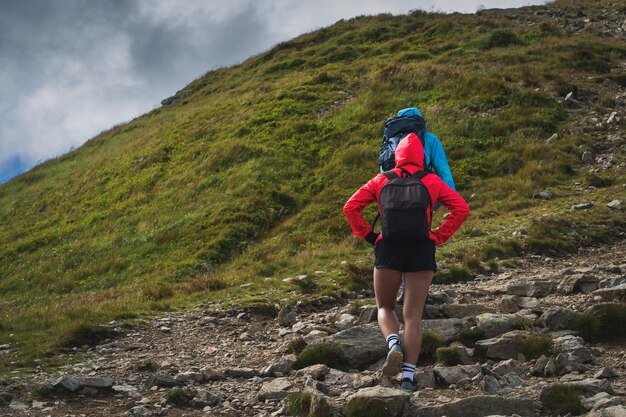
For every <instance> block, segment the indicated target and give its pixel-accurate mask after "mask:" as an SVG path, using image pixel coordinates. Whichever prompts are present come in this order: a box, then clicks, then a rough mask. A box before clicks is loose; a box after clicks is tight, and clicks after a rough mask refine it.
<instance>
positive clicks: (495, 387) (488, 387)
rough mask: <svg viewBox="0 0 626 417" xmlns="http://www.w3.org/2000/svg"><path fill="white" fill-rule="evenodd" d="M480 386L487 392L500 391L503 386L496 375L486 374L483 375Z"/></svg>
mask: <svg viewBox="0 0 626 417" xmlns="http://www.w3.org/2000/svg"><path fill="white" fill-rule="evenodd" d="M480 388H481V389H482V390H483V391H485V392H486V393H489V394H495V393H496V392H498V391H500V388H501V387H500V383H499V382H498V380H497V379H496V378H495V377H493V376H491V375H485V376H484V377H483V380H482V381H481V382H480Z"/></svg>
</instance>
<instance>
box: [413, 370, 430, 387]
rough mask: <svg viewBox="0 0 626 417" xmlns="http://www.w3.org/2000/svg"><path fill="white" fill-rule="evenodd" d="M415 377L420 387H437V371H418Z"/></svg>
mask: <svg viewBox="0 0 626 417" xmlns="http://www.w3.org/2000/svg"><path fill="white" fill-rule="evenodd" d="M414 378H415V384H416V385H417V388H418V389H424V388H435V373H434V372H433V371H431V370H430V369H426V370H424V371H420V372H417V373H416V374H415V376H414Z"/></svg>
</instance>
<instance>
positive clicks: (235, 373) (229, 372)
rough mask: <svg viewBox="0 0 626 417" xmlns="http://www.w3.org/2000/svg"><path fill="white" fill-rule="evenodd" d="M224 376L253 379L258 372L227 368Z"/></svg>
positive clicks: (248, 369)
mask: <svg viewBox="0 0 626 417" xmlns="http://www.w3.org/2000/svg"><path fill="white" fill-rule="evenodd" d="M224 375H226V376H227V377H230V378H254V377H255V376H259V372H258V371H256V370H255V369H252V368H229V369H226V370H224Z"/></svg>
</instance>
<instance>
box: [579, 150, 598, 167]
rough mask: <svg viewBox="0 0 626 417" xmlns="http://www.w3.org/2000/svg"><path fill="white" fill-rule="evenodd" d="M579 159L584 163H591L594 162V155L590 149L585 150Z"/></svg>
mask: <svg viewBox="0 0 626 417" xmlns="http://www.w3.org/2000/svg"><path fill="white" fill-rule="evenodd" d="M581 160H582V161H583V163H585V164H593V163H594V162H596V156H595V154H594V153H593V152H591V151H585V152H583V156H582V158H581Z"/></svg>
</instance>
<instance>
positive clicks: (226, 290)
mask: <svg viewBox="0 0 626 417" xmlns="http://www.w3.org/2000/svg"><path fill="white" fill-rule="evenodd" d="M547 7H550V8H559V9H563V10H565V13H568V14H570V13H571V14H577V13H579V12H580V11H581V8H584V9H585V14H586V15H587V16H590V17H592V18H593V17H594V16H595V17H598V18H601V17H602V16H604V15H605V14H606V13H605V11H603V8H609V9H610V10H613V9H614V8H615V7H617V6H615V5H614V4H611V3H609V2H605V1H600V2H577V4H570V2H557V3H556V4H555V5H549V6H547ZM528 19H530V20H531V21H532V22H533V23H535V25H533V26H532V27H530V26H529V25H527V24H526V23H524V22H521V21H520V22H518V21H515V20H507V19H504V18H501V17H498V16H495V15H490V14H480V16H476V15H441V14H429V13H424V12H415V13H411V14H409V15H406V16H391V15H380V16H370V17H365V16H361V17H358V18H354V19H350V20H345V21H340V22H337V23H336V24H334V25H333V26H330V27H327V28H323V29H320V30H317V31H315V32H311V33H308V34H305V35H302V36H299V37H297V38H295V39H293V40H291V41H288V42H284V43H281V44H279V45H277V46H276V47H274V48H272V49H271V50H269V51H267V52H265V53H262V54H260V55H258V56H255V57H251V58H250V59H248V60H246V61H245V62H243V63H241V64H240V65H237V66H234V67H230V68H221V69H217V70H214V71H211V72H209V73H207V74H205V75H204V76H202V77H200V78H198V79H197V80H195V81H193V82H192V83H190V84H189V85H188V86H186V87H185V88H183V89H182V90H181V91H180V92H179V93H177V94H176V96H175V97H173V98H172V99H171V100H169V104H168V105H166V106H163V107H160V108H157V109H155V110H153V111H151V112H149V113H147V114H145V115H143V116H141V117H138V118H136V119H134V120H132V121H131V122H129V123H126V124H122V125H119V126H115V127H113V128H112V129H109V130H107V131H105V132H102V133H101V134H99V135H98V136H96V137H94V138H92V139H91V140H89V141H88V142H87V143H86V144H85V145H84V146H82V147H81V148H79V149H77V150H75V151H73V152H71V153H69V154H66V155H63V156H61V157H58V158H56V159H53V160H49V161H46V162H44V163H42V164H41V165H39V166H38V167H36V168H34V169H33V170H31V171H30V172H28V173H25V174H23V175H21V176H19V177H17V178H15V179H13V180H12V181H10V182H9V183H6V184H3V185H1V186H0V223H2V224H3V225H8V226H7V227H2V228H0V329H2V332H0V344H4V343H14V344H16V346H17V348H18V349H17V350H16V352H14V353H10V354H5V355H3V356H2V358H0V372H5V371H7V370H8V369H9V368H8V366H9V364H10V362H12V361H13V362H19V363H24V364H32V363H33V360H34V359H35V358H42V357H45V356H49V355H51V354H53V353H54V352H55V351H56V350H57V349H58V348H59V347H61V346H70V345H81V344H90V343H92V339H91V336H89V334H90V330H89V329H92V328H94V326H96V325H97V324H101V323H107V322H109V321H111V320H118V321H127V322H134V321H135V320H138V319H141V318H143V317H148V316H150V315H154V314H160V313H162V312H164V311H170V310H177V309H185V308H189V307H191V306H194V305H197V304H199V303H220V304H222V305H224V306H242V307H243V306H254V305H257V306H258V305H261V304H262V305H265V306H269V305H279V304H280V303H282V302H284V300H285V299H288V300H289V302H297V301H299V300H307V299H309V298H311V297H317V296H320V295H328V294H336V293H339V292H341V291H346V290H348V291H351V290H361V289H364V290H369V288H370V286H371V270H370V268H371V260H372V249H371V246H369V245H368V244H366V243H364V242H362V241H359V240H358V239H356V238H354V237H352V236H351V231H350V229H349V227H348V225H347V223H346V221H345V219H344V217H343V213H342V210H341V209H342V206H343V204H344V203H345V201H346V200H347V199H348V198H349V197H350V195H351V194H352V193H353V192H354V191H355V190H356V189H357V188H358V187H359V186H361V185H362V184H363V183H364V182H365V181H367V180H368V179H369V178H371V177H372V176H373V175H374V174H375V173H376V172H377V166H376V157H377V153H378V149H379V145H380V138H381V133H382V128H383V123H384V120H385V118H386V117H388V116H391V115H392V114H393V113H394V112H395V111H396V110H397V109H398V108H402V107H407V106H410V105H417V106H419V107H420V109H421V110H422V112H423V114H424V115H425V117H426V119H427V122H428V125H429V129H430V130H431V131H432V132H434V133H435V134H437V135H438V136H439V137H440V138H441V140H442V142H443V144H444V146H445V149H446V152H447V154H448V158H449V160H450V163H451V166H452V170H453V172H454V176H455V181H456V184H457V188H458V189H459V191H460V193H461V194H462V195H463V196H464V197H465V198H466V199H467V200H469V202H470V206H471V209H472V212H471V214H470V217H469V219H468V220H467V222H466V223H465V224H464V226H463V227H462V228H461V230H459V232H458V233H457V234H456V235H455V236H454V237H453V238H452V239H451V240H450V241H449V243H448V244H446V245H445V246H444V247H441V248H438V263H439V266H440V268H439V272H438V273H437V277H436V282H443V283H445V282H457V281H464V280H468V279H472V278H473V276H474V275H475V274H476V273H480V272H481V271H482V270H484V268H485V264H487V265H496V263H497V262H501V261H502V260H504V259H507V258H509V259H510V258H514V257H516V256H519V255H521V254H524V253H527V252H536V253H541V254H550V255H552V254H560V253H565V252H568V251H571V250H573V249H575V248H577V247H579V246H581V245H586V244H590V243H598V242H604V241H609V240H610V239H613V238H615V237H616V236H618V234H619V233H620V232H624V231H625V230H626V220H625V219H624V217H623V214H621V213H613V212H610V211H609V209H608V208H607V207H606V203H608V202H609V201H610V200H611V199H612V197H613V196H615V195H619V193H620V192H621V191H622V188H621V184H623V183H626V174H624V172H623V170H622V171H619V170H618V169H617V168H618V167H619V166H620V164H621V163H624V155H623V154H616V156H615V158H614V160H613V168H612V169H610V170H607V171H606V172H603V173H602V174H595V176H592V175H590V174H589V173H588V167H587V166H584V165H583V164H582V163H581V161H580V157H581V155H582V152H584V151H585V150H595V151H596V153H597V151H598V150H599V149H595V148H596V147H598V145H597V144H598V143H599V142H601V141H603V140H605V138H606V135H607V131H606V128H604V127H602V128H594V127H593V124H592V123H591V122H589V121H588V120H585V119H582V118H584V117H586V116H585V115H588V114H590V113H591V112H594V111H595V112H597V113H598V114H604V112H605V109H606V106H607V105H610V104H611V103H612V101H611V100H613V101H614V96H615V93H614V92H613V91H610V90H607V89H606V88H605V87H604V86H603V85H602V81H603V80H604V79H605V78H610V79H612V80H613V82H615V83H617V84H620V83H621V84H622V85H623V79H622V78H620V76H619V74H618V73H615V72H611V69H612V68H615V67H617V65H619V64H620V63H622V62H623V60H624V57H626V46H624V44H623V42H620V41H619V40H618V39H613V38H612V37H607V36H604V34H602V33H596V32H594V31H585V32H583V33H581V34H578V35H576V36H569V33H568V32H567V31H566V30H564V29H562V28H561V27H560V24H558V23H557V22H554V21H552V20H550V19H549V18H548V17H545V16H540V15H537V16H535V15H533V14H529V15H528ZM574 86H576V87H577V88H578V91H579V92H583V93H585V94H586V95H587V96H588V97H595V98H594V99H593V100H585V101H582V104H581V105H582V108H581V109H579V112H580V113H579V114H580V115H579V116H578V115H576V114H573V113H569V112H568V111H567V109H566V108H565V107H564V106H563V105H562V104H560V103H559V99H562V98H563V97H564V95H565V94H567V93H568V92H569V91H571V89H572V88H573V87H574ZM578 118H581V120H578ZM572 125H574V127H576V126H581V127H589V128H588V129H585V130H584V131H583V133H582V134H572V133H570V128H571V127H572ZM553 133H558V134H559V139H558V140H557V141H555V142H554V143H551V144H546V143H545V140H546V139H547V138H548V137H550V136H551V135H552V134H553ZM622 145H624V139H623V138H620V139H619V142H616V143H615V146H617V147H619V146H622ZM575 182H579V183H581V184H582V185H583V187H587V186H588V185H593V186H594V187H595V189H587V188H584V189H583V191H582V194H577V193H576V192H574V191H573V188H572V187H573V185H574V183H575ZM543 190H550V191H552V192H553V193H554V194H555V196H556V198H554V199H552V200H550V201H543V200H539V199H534V198H532V196H533V195H534V194H535V193H537V192H538V191H543ZM471 196H473V198H471V199H470V197H471ZM583 200H584V201H595V202H596V204H595V205H594V207H593V208H592V209H590V210H588V211H585V212H580V211H573V210H571V209H570V207H571V205H573V204H576V203H579V202H581V201H583ZM605 202H606V203H605ZM443 212H444V210H441V211H440V212H438V213H436V215H435V216H434V219H433V226H434V227H436V226H437V225H438V224H439V223H440V222H441V220H442V216H443ZM374 214H375V209H374V208H373V207H370V208H368V209H367V210H366V211H365V215H366V217H367V219H368V220H371V219H373V217H374ZM472 230H478V231H479V233H472ZM513 232H520V235H516V236H513V235H512V233H513ZM520 236H525V237H524V238H522V237H520ZM468 254H470V255H468ZM344 262H345V263H344ZM318 270H321V271H324V274H321V275H316V274H314V273H315V271H318ZM444 271H445V272H444ZM296 275H308V276H309V277H310V278H309V279H308V281H303V282H302V283H300V284H288V283H285V282H283V279H284V278H287V277H293V276H296ZM242 284H251V285H249V286H245V287H243V288H242V287H240V285H242ZM11 335H12V336H11ZM433 353H434V351H433Z"/></svg>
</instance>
